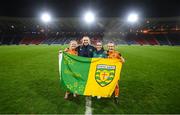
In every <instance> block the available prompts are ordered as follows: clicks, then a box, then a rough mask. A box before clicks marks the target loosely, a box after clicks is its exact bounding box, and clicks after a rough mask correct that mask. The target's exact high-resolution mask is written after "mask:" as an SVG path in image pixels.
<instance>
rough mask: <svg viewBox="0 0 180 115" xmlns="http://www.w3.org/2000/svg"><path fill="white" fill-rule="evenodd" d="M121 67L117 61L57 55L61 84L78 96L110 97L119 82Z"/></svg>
mask: <svg viewBox="0 0 180 115" xmlns="http://www.w3.org/2000/svg"><path fill="white" fill-rule="evenodd" d="M121 67H122V63H121V62H120V60H118V59H107V58H86V57H81V56H75V55H71V54H68V53H66V52H63V53H61V54H60V55H59V73H60V81H61V84H62V85H63V86H65V88H66V89H67V90H68V91H70V92H72V93H76V94H79V95H87V96H101V97H110V96H111V95H112V93H113V91H114V89H115V86H116V84H117V83H118V80H120V72H121Z"/></svg>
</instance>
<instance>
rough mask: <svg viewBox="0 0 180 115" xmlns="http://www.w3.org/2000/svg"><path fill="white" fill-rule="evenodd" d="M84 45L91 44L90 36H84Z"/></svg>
mask: <svg viewBox="0 0 180 115" xmlns="http://www.w3.org/2000/svg"><path fill="white" fill-rule="evenodd" d="M82 42H83V45H85V46H87V45H88V44H89V38H88V37H84V38H83V39H82Z"/></svg>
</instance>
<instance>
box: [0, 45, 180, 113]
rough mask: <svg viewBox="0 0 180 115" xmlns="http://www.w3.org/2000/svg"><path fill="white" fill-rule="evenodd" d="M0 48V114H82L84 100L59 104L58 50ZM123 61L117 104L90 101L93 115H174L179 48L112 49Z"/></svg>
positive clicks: (178, 102)
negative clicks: (122, 57)
mask: <svg viewBox="0 0 180 115" xmlns="http://www.w3.org/2000/svg"><path fill="white" fill-rule="evenodd" d="M63 47H64V46H58V45H54V46H48V45H38V46H34V45H30V46H0V113H82V114H84V111H85V98H84V97H83V96H80V97H78V98H77V99H72V100H68V101H67V100H64V98H63V97H64V91H63V89H62V88H61V87H60V85H59V74H58V56H57V55H58V50H59V49H61V48H63ZM117 49H118V51H120V52H121V53H122V55H123V56H124V58H125V59H126V63H125V64H124V66H123V69H122V73H121V80H120V92H121V93H120V98H119V101H120V105H116V104H114V102H113V100H112V99H100V100H97V99H96V98H93V99H92V101H93V102H92V108H93V113H180V73H179V72H180V47H171V46H118V47H117Z"/></svg>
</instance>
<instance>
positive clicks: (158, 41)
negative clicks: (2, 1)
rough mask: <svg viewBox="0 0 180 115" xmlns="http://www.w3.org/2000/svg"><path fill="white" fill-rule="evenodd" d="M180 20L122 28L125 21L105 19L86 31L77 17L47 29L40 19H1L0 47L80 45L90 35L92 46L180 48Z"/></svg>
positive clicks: (170, 19)
mask: <svg viewBox="0 0 180 115" xmlns="http://www.w3.org/2000/svg"><path fill="white" fill-rule="evenodd" d="M178 19H179V18H178V17H173V18H157V19H144V22H142V23H141V24H139V25H136V26H134V27H132V26H129V25H125V24H124V26H122V23H124V22H120V21H118V18H102V19H100V21H99V24H97V25H94V26H93V27H92V28H85V27H84V26H82V24H81V21H79V22H78V19H77V18H65V19H61V20H60V21H56V22H54V25H53V24H52V25H48V26H47V25H44V24H41V23H39V22H38V19H31V18H22V19H21V18H8V17H0V45H19V44H26V45H29V44H36V45H38V44H49V45H51V44H68V43H69V41H70V40H77V41H78V42H79V43H80V39H81V38H82V36H84V35H88V36H90V38H91V42H92V44H95V43H96V42H97V41H103V43H104V44H106V43H107V42H109V41H113V42H115V43H116V44H128V45H133V44H136V45H137V44H139V45H180V24H179V21H178ZM113 20H114V21H113ZM147 20H148V23H146V22H147ZM115 23H116V24H115ZM113 25H114V26H113ZM120 25H121V26H120Z"/></svg>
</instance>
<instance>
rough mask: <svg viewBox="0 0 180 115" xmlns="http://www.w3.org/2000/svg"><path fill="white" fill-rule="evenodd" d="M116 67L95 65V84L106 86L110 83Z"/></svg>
mask: <svg viewBox="0 0 180 115" xmlns="http://www.w3.org/2000/svg"><path fill="white" fill-rule="evenodd" d="M115 70H116V66H114V65H97V66H96V73H95V79H96V82H97V83H98V84H99V85H100V86H101V87H104V86H107V85H108V84H110V83H111V82H112V80H113V79H114V76H115Z"/></svg>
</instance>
